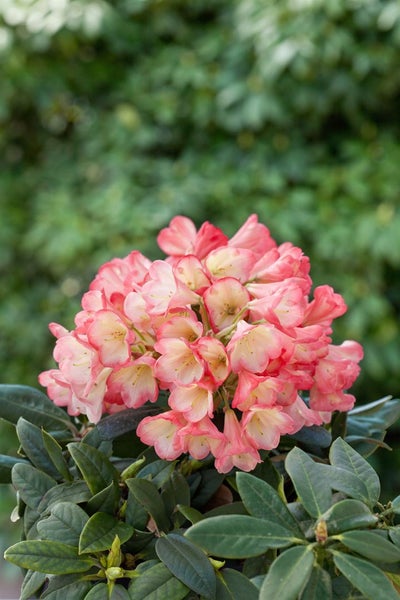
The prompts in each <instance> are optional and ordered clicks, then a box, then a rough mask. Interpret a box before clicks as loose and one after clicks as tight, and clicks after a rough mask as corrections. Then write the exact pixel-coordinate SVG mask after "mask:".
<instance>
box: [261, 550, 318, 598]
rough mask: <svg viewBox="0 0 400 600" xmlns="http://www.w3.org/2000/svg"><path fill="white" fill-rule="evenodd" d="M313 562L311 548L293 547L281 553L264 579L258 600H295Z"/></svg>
mask: <svg viewBox="0 0 400 600" xmlns="http://www.w3.org/2000/svg"><path fill="white" fill-rule="evenodd" d="M313 562H314V555H313V552H312V550H311V546H295V547H294V548H289V550H285V552H282V554H280V555H279V556H278V558H277V559H276V560H274V562H273V563H272V565H271V568H270V570H269V571H268V574H267V576H266V578H265V579H264V582H263V584H262V586H261V590H260V598H259V600H271V599H272V598H277V599H278V598H279V600H296V598H297V596H298V595H299V594H300V592H301V590H302V589H303V587H304V585H305V584H306V583H307V581H308V578H309V577H310V574H311V570H312V566H313ZM324 600H325V599H324Z"/></svg>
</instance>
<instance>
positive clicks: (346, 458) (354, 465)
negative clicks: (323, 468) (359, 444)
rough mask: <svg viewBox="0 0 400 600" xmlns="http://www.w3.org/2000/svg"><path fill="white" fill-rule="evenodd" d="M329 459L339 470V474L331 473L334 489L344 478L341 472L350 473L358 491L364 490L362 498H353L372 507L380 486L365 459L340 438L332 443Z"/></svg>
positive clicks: (377, 478)
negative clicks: (363, 501) (356, 483)
mask: <svg viewBox="0 0 400 600" xmlns="http://www.w3.org/2000/svg"><path fill="white" fill-rule="evenodd" d="M329 457H330V461H331V464H332V466H334V467H336V468H337V469H340V472H338V473H335V472H331V477H332V478H333V481H332V485H333V486H334V487H335V486H337V485H340V481H341V479H342V480H343V479H344V477H345V474H344V473H343V472H342V471H346V472H348V473H351V474H352V475H353V478H354V479H357V482H358V485H359V486H360V489H361V487H364V488H365V490H366V491H365V497H364V498H362V497H360V496H355V498H356V499H358V500H365V501H366V502H367V504H369V506H371V507H372V506H374V504H376V502H377V501H378V500H379V496H380V493H381V486H380V482H379V477H378V475H377V474H376V472H375V471H374V469H373V468H372V467H371V465H370V464H369V463H368V462H367V461H366V460H365V458H363V457H362V456H361V455H360V454H358V452H356V451H355V450H354V448H352V447H351V446H349V444H347V443H346V442H345V441H344V440H342V438H337V439H336V440H335V441H334V442H333V444H332V446H331V449H330V452H329ZM346 484H347V479H346ZM356 488H357V486H355V489H356ZM335 489H338V491H344V492H345V493H348V492H347V491H346V490H343V489H340V488H336V487H335ZM349 495H351V494H349ZM360 495H361V494H360Z"/></svg>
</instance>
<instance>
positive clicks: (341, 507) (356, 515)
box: [321, 498, 378, 535]
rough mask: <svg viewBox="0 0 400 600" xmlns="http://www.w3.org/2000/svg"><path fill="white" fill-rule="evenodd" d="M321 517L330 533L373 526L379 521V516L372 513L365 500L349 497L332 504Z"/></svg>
mask: <svg viewBox="0 0 400 600" xmlns="http://www.w3.org/2000/svg"><path fill="white" fill-rule="evenodd" d="M321 519H323V520H324V521H326V524H327V527H328V534H329V535H334V534H335V533H341V532H342V531H348V530H349V529H361V528H363V527H373V526H374V525H376V523H377V521H378V517H376V516H375V515H374V514H372V512H371V511H370V509H369V508H368V506H366V504H364V502H361V501H360V500H353V499H348V498H346V499H345V500H340V502H337V503H336V504H334V505H333V506H331V508H329V509H328V510H327V511H326V513H324V514H323V515H322V517H321Z"/></svg>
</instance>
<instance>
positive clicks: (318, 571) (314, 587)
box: [300, 565, 332, 600]
mask: <svg viewBox="0 0 400 600" xmlns="http://www.w3.org/2000/svg"><path fill="white" fill-rule="evenodd" d="M331 598H332V580H331V577H330V575H329V573H328V572H327V571H325V569H322V568H321V567H320V566H319V565H314V566H313V569H312V571H311V575H310V579H309V580H308V582H307V584H306V586H305V588H303V590H302V592H301V596H300V600H331Z"/></svg>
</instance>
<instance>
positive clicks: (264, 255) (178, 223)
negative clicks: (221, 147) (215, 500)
mask: <svg viewBox="0 0 400 600" xmlns="http://www.w3.org/2000/svg"><path fill="white" fill-rule="evenodd" d="M158 244H159V246H160V248H161V249H162V250H163V251H164V252H165V253H166V254H167V255H168V256H167V258H166V259H165V260H156V261H154V262H151V261H150V260H149V259H147V258H146V257H145V256H143V255H142V254H141V253H140V252H138V251H133V252H132V253H131V254H129V255H128V256H127V257H126V258H123V259H119V258H116V259H113V260H111V261H110V262H108V263H106V264H105V265H103V266H102V267H101V268H100V269H99V272H98V274H97V275H96V277H95V279H94V281H93V282H92V284H91V285H90V289H89V291H88V292H87V293H85V294H84V296H83V299H82V311H81V312H79V313H78V314H77V316H76V320H75V324H76V327H75V329H74V330H73V331H68V330H66V329H65V328H64V327H62V326H61V325H58V324H55V323H52V324H50V330H51V332H52V333H53V334H54V335H55V337H56V338H57V342H56V346H55V350H54V358H55V360H56V361H57V363H58V366H59V368H58V369H52V370H49V371H45V372H43V373H41V375H40V376H39V381H40V383H41V384H42V385H43V386H46V387H47V389H48V395H49V397H50V398H51V399H52V400H53V401H54V403H55V404H57V405H58V406H66V407H68V412H69V413H70V414H71V415H78V414H80V413H83V414H86V415H87V416H88V418H89V420H90V421H92V422H94V423H95V422H97V421H98V420H99V419H100V417H101V416H102V414H103V413H113V412H117V411H120V410H122V409H124V408H127V407H131V408H137V407H139V406H142V405H143V404H144V403H145V402H147V401H149V402H155V401H156V400H157V398H158V395H159V391H160V390H165V391H167V393H168V405H169V410H167V411H165V412H162V413H160V414H158V415H156V416H150V417H146V418H144V419H143V420H142V421H141V423H140V424H139V427H138V429H137V434H138V436H139V437H140V439H141V440H142V441H143V442H144V443H145V444H148V445H152V446H154V448H155V450H156V452H157V454H158V455H159V456H160V457H161V458H164V459H168V460H173V459H175V458H177V457H178V456H179V455H181V454H182V453H189V454H190V455H191V456H192V457H194V458H196V459H203V458H205V457H206V456H208V455H209V454H210V453H211V454H212V455H213V456H214V457H215V466H216V468H217V470H218V471H220V472H228V471H229V470H230V469H232V467H234V466H236V467H238V468H240V469H243V470H245V471H249V470H252V469H253V468H254V467H255V465H256V464H257V463H258V462H260V454H259V450H260V449H265V450H270V449H273V448H275V447H277V446H278V444H279V441H280V437H281V436H282V435H284V434H292V433H295V432H296V431H298V430H299V429H301V428H302V427H303V426H304V425H306V426H310V425H313V424H322V423H324V422H325V423H326V422H329V421H330V418H331V414H332V412H333V411H337V410H339V411H347V410H349V409H350V408H352V406H353V404H354V396H352V395H350V394H348V393H347V392H346V391H345V390H347V389H348V388H349V387H350V386H351V385H352V384H353V382H354V380H355V379H356V377H357V375H358V373H359V366H358V362H359V361H360V360H361V358H362V355H363V351H362V348H361V346H360V345H359V344H358V343H357V342H354V341H346V342H344V343H343V344H341V345H340V346H336V345H333V344H332V343H331V341H332V340H331V337H330V336H331V333H332V329H331V324H332V321H333V319H335V318H336V317H339V316H340V315H342V314H343V313H344V312H345V311H346V305H345V303H344V301H343V298H342V297H341V296H340V295H339V294H337V293H335V292H334V291H333V289H332V288H331V287H329V286H327V285H322V286H320V287H317V288H315V290H314V294H313V298H312V299H310V298H309V295H310V291H311V286H312V281H311V278H310V276H309V269H310V265H309V259H308V258H307V257H306V256H304V254H303V253H302V251H301V249H300V248H297V247H295V246H293V245H292V244H290V243H284V244H281V245H279V246H278V245H277V243H276V242H275V241H274V240H273V239H272V238H271V235H270V233H269V230H268V229H267V227H265V226H264V225H263V224H261V223H259V222H258V219H257V216H256V215H252V216H250V217H249V218H248V220H247V221H246V222H245V223H244V225H243V226H242V227H241V228H240V229H239V230H238V231H237V233H236V234H235V235H234V236H233V237H232V238H230V239H228V237H227V236H226V235H225V234H224V233H223V232H222V231H221V230H220V229H218V228H217V227H215V226H213V225H212V224H210V223H208V222H206V223H204V224H203V225H202V227H201V228H200V229H199V230H198V231H197V230H196V228H195V226H194V224H193V222H192V221H191V220H190V219H188V218H186V217H183V216H177V217H175V218H174V219H172V221H171V222H170V224H169V227H167V228H165V229H163V230H162V231H161V232H160V233H159V235H158ZM303 392H307V395H308V396H309V401H308V402H307V403H306V402H305V401H304V400H303Z"/></svg>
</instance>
